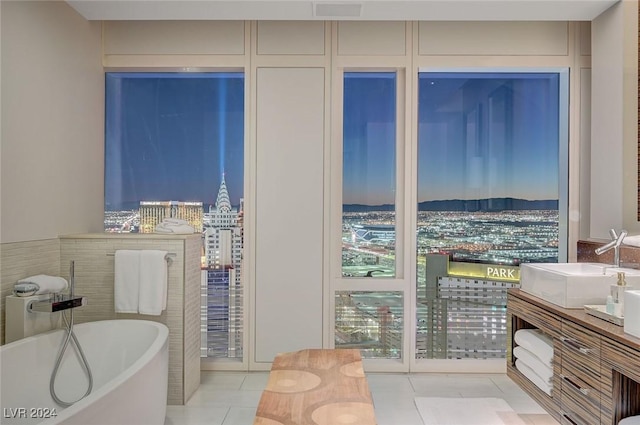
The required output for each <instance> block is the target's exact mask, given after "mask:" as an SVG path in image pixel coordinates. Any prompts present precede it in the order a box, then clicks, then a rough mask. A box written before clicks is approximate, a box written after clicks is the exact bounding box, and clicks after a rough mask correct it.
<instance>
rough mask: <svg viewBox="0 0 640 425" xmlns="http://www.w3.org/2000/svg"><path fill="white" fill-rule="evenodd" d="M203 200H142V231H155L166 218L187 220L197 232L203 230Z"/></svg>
mask: <svg viewBox="0 0 640 425" xmlns="http://www.w3.org/2000/svg"><path fill="white" fill-rule="evenodd" d="M202 215H203V212H202V202H184V201H140V231H139V233H153V232H154V231H155V229H156V226H157V225H158V224H160V223H161V222H162V220H164V219H165V218H180V219H182V220H186V221H187V222H188V223H189V225H190V226H191V227H193V229H194V230H195V231H196V232H202Z"/></svg>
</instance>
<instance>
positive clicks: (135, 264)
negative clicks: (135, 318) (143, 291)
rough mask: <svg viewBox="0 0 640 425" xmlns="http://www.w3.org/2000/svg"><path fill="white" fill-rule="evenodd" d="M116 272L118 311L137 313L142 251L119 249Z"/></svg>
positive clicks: (114, 283) (116, 256)
mask: <svg viewBox="0 0 640 425" xmlns="http://www.w3.org/2000/svg"><path fill="white" fill-rule="evenodd" d="M114 273H115V276H114V282H113V285H114V288H113V289H114V290H113V293H114V300H115V309H116V313H137V312H138V294H139V292H140V251H138V250H129V249H119V250H117V251H116V254H115V269H114Z"/></svg>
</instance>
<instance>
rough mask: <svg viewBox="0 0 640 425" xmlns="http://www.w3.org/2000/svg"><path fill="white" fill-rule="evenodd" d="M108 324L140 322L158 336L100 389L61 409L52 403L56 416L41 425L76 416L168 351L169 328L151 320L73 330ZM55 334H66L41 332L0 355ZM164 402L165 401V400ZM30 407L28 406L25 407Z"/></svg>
mask: <svg viewBox="0 0 640 425" xmlns="http://www.w3.org/2000/svg"><path fill="white" fill-rule="evenodd" d="M110 322H118V323H119V324H120V325H125V326H126V324H127V323H136V324H138V325H139V324H140V323H141V322H142V323H144V326H151V327H154V328H156V329H157V330H158V334H157V335H156V337H155V339H154V340H153V341H152V342H151V344H150V345H149V346H148V347H147V349H146V350H145V351H144V353H143V354H142V355H141V356H140V357H138V358H137V359H136V360H135V361H134V362H133V363H132V364H131V365H129V367H127V368H126V369H124V370H123V371H122V372H121V373H119V374H118V375H116V376H114V377H113V378H112V379H110V380H108V381H107V382H105V383H104V385H102V386H101V387H100V388H98V389H97V390H93V391H92V392H91V393H90V394H89V395H88V396H87V397H85V398H83V399H81V400H80V401H78V402H76V403H74V404H73V405H71V406H69V407H66V408H61V407H59V406H57V405H56V403H55V402H53V400H52V403H53V405H54V406H55V408H56V413H57V414H56V416H55V417H52V418H50V419H45V420H43V421H42V422H40V423H41V424H42V425H45V424H48V423H57V422H59V421H63V420H64V419H67V418H68V417H71V416H73V415H74V414H76V413H77V412H79V411H81V410H83V409H85V408H87V407H88V406H91V404H93V403H94V402H96V401H97V400H99V399H100V398H102V397H103V396H104V395H105V394H107V393H109V392H111V391H112V390H113V388H116V387H118V386H119V385H121V384H123V383H124V382H126V381H127V380H128V379H129V378H130V377H131V376H134V375H135V374H136V372H139V371H140V370H141V369H142V368H143V367H144V366H146V365H147V364H148V363H150V362H151V360H152V359H153V358H154V357H155V356H157V355H158V354H159V353H160V352H162V351H163V349H165V347H166V349H167V351H168V345H169V328H168V327H167V326H166V325H165V324H163V323H160V322H155V321H152V320H144V319H108V320H95V321H92V322H84V323H78V324H75V325H74V329H76V328H78V327H83V328H84V327H90V326H91V325H92V324H97V323H101V324H104V325H105V326H106V325H108V323H110ZM55 332H62V333H64V332H66V329H65V328H58V329H53V330H50V331H47V332H43V333H41V334H37V335H33V336H29V337H27V338H22V339H20V340H18V341H13V342H11V343H9V344H5V345H3V346H0V353H1V352H2V351H4V350H5V349H6V348H7V347H9V346H12V347H16V348H17V347H18V346H20V345H23V344H28V343H29V342H30V341H33V340H34V339H36V338H39V337H41V336H44V335H50V334H53V333H55ZM80 345H82V340H80ZM89 366H91V363H89ZM165 402H166V400H165ZM27 407H30V406H27Z"/></svg>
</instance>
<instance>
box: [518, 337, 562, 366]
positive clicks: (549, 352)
mask: <svg viewBox="0 0 640 425" xmlns="http://www.w3.org/2000/svg"><path fill="white" fill-rule="evenodd" d="M513 340H514V341H515V342H516V344H518V345H521V346H523V347H524V348H526V349H527V350H529V351H530V352H531V353H533V354H534V355H536V356H537V357H538V358H539V359H540V360H541V361H542V363H544V364H546V365H547V366H549V367H553V340H552V339H551V337H550V336H548V335H545V334H544V333H542V331H541V330H539V329H520V330H518V331H516V333H515V335H514V336H513Z"/></svg>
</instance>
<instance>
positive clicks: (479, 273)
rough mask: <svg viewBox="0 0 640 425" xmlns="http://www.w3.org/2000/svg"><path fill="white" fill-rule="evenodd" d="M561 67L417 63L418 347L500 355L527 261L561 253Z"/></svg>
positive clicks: (441, 354) (424, 353) (432, 352)
mask: <svg viewBox="0 0 640 425" xmlns="http://www.w3.org/2000/svg"><path fill="white" fill-rule="evenodd" d="M566 87H567V84H566V72H564V71H562V72H560V71H558V72H421V73H420V74H419V89H418V90H419V103H418V105H419V106H418V115H419V118H418V204H417V210H418V211H417V229H416V231H417V264H416V268H417V315H418V316H417V322H418V329H417V330H416V332H417V344H416V358H450V359H456V358H481V359H485V358H493V357H498V358H499V357H504V356H505V347H506V289H508V288H509V287H512V286H514V285H516V284H517V282H518V279H519V268H518V265H519V264H520V263H523V262H557V261H558V260H560V261H563V260H565V259H566V234H564V233H563V232H565V230H564V229H566V220H567V219H566V203H567V190H568V189H567V181H566V177H563V176H566V175H567V169H568V163H567V155H566V152H567V146H568V132H567V128H568V124H567V119H568V118H567V117H568V106H567V102H566V99H567V96H568V92H567V88H566Z"/></svg>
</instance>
